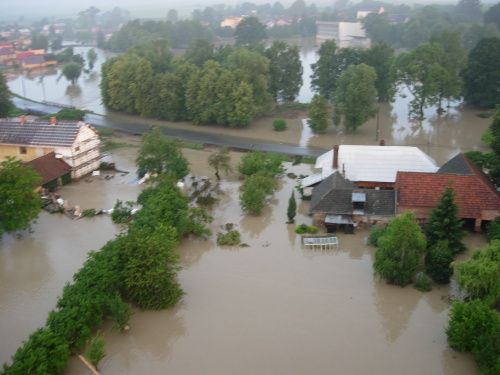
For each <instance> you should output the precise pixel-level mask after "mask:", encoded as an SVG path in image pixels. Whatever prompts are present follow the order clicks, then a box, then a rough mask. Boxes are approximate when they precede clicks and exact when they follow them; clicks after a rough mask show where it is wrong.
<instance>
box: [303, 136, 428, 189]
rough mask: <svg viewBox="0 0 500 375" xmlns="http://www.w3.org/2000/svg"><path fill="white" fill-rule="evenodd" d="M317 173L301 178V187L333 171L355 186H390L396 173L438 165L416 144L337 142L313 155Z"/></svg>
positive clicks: (307, 185) (415, 170)
mask: <svg viewBox="0 0 500 375" xmlns="http://www.w3.org/2000/svg"><path fill="white" fill-rule="evenodd" d="M314 168H315V171H316V173H314V174H312V175H310V176H308V177H305V178H303V179H302V180H301V185H302V187H304V188H308V187H312V186H315V185H316V184H318V183H319V182H321V181H323V180H324V179H326V178H327V177H329V176H330V175H332V174H333V173H334V172H337V171H338V172H340V173H341V174H342V175H343V176H344V178H346V179H348V180H350V181H352V182H353V183H355V184H356V186H358V187H366V188H393V187H394V183H395V181H396V174H397V173H398V172H399V171H405V172H429V173H434V172H436V171H437V170H438V166H437V165H436V163H435V162H434V160H432V158H431V157H429V156H428V155H427V154H425V153H424V152H422V151H421V150H420V149H419V148H418V147H412V146H364V145H340V146H337V145H336V146H334V147H333V149H332V150H330V151H328V152H325V153H324V154H323V155H320V156H319V157H318V158H317V159H316V164H315V165H314Z"/></svg>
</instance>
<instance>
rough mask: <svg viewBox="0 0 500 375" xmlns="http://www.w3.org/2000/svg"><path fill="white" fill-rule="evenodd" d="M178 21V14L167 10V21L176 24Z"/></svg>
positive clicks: (175, 11) (172, 10)
mask: <svg viewBox="0 0 500 375" xmlns="http://www.w3.org/2000/svg"><path fill="white" fill-rule="evenodd" d="M178 19H179V13H178V12H177V10H175V9H169V10H168V12H167V21H169V22H172V23H173V22H177V21H178Z"/></svg>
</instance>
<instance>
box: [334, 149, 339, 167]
mask: <svg viewBox="0 0 500 375" xmlns="http://www.w3.org/2000/svg"><path fill="white" fill-rule="evenodd" d="M333 169H339V145H335V146H333Z"/></svg>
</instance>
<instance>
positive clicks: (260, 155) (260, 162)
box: [238, 151, 283, 176]
mask: <svg viewBox="0 0 500 375" xmlns="http://www.w3.org/2000/svg"><path fill="white" fill-rule="evenodd" d="M282 162H283V156H281V155H277V154H266V153H264V152H258V151H257V152H251V153H249V154H246V155H245V156H243V157H242V158H241V163H240V165H239V167H238V170H239V171H240V173H241V174H243V175H245V176H251V175H253V174H258V173H260V174H267V175H271V176H275V175H277V174H281V173H283V167H282V166H281V163H282Z"/></svg>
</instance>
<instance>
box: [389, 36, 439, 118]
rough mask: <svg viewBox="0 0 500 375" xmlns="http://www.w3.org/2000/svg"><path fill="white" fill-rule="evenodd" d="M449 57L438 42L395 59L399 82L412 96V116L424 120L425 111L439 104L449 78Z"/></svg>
mask: <svg viewBox="0 0 500 375" xmlns="http://www.w3.org/2000/svg"><path fill="white" fill-rule="evenodd" d="M445 64H446V54H445V52H444V50H443V47H441V45H439V44H437V43H425V44H421V45H420V46H418V47H417V48H416V49H414V50H413V51H411V52H403V53H401V54H400V55H399V56H398V58H397V59H396V63H395V67H396V69H395V70H396V77H397V82H398V83H400V84H404V85H405V86H406V88H407V89H408V91H409V92H410V93H411V94H412V96H413V99H412V101H411V102H410V114H411V115H415V116H417V117H418V118H419V119H423V118H424V108H425V107H426V106H428V105H432V104H438V100H439V99H438V98H439V93H440V90H441V89H442V87H441V86H442V84H441V82H440V80H444V79H448V76H447V74H448V72H447V71H446V69H445V68H444V66H445Z"/></svg>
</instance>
